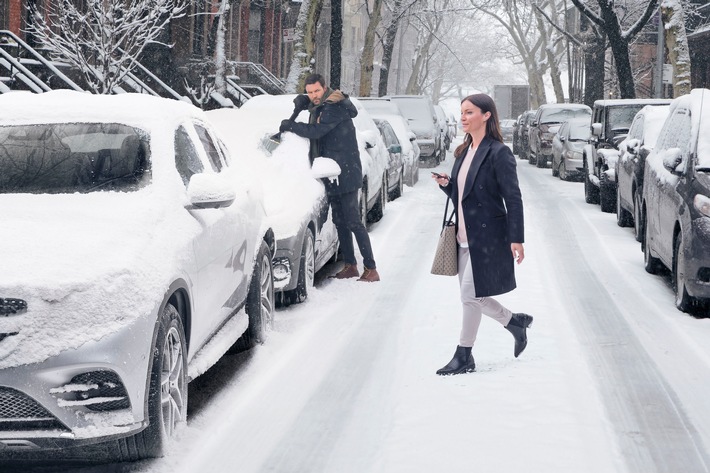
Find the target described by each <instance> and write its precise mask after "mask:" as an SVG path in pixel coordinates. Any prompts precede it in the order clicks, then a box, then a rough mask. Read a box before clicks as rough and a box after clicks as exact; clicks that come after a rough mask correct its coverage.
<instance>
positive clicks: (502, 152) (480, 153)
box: [442, 136, 524, 297]
mask: <svg viewBox="0 0 710 473" xmlns="http://www.w3.org/2000/svg"><path fill="white" fill-rule="evenodd" d="M467 151H468V150H464V151H463V153H462V154H461V155H460V156H457V159H456V160H455V162H454V166H453V168H452V170H451V179H450V180H449V185H448V186H446V187H442V189H443V191H444V192H445V193H446V194H447V195H448V196H449V197H451V200H452V202H453V204H454V207H455V208H456V211H457V215H458V203H459V201H458V199H459V192H463V199H462V206H463V217H464V221H463V222H457V225H466V234H467V236H468V247H469V254H470V256H471V265H472V266H471V267H472V269H473V281H474V285H475V288H476V297H488V296H495V295H497V294H503V293H506V292H509V291H512V290H513V289H515V268H514V260H513V254H512V252H511V249H510V244H511V243H523V242H524V241H523V240H524V229H523V201H522V197H521V194H520V188H519V187H518V176H517V173H516V171H515V168H516V163H515V157H514V156H513V153H512V152H511V151H510V148H508V147H507V146H506V145H505V144H503V143H501V142H499V141H497V140H494V139H492V138H490V137H488V136H486V137H485V138H484V139H483V140H482V141H481V143H480V145H479V146H478V149H477V150H476V154H475V155H474V157H473V162H472V163H471V167H470V169H469V171H468V175H467V176H466V184H465V186H464V188H463V190H461V189H459V187H458V175H459V170H460V169H461V163H462V162H463V158H464V157H465V156H466V152H467ZM457 229H458V227H457Z"/></svg>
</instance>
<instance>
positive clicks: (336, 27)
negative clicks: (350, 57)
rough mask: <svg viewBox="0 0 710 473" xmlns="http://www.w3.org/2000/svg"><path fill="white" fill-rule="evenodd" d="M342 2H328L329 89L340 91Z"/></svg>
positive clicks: (336, 0)
mask: <svg viewBox="0 0 710 473" xmlns="http://www.w3.org/2000/svg"><path fill="white" fill-rule="evenodd" d="M342 57H343V0H330V87H331V88H332V89H340V76H341V73H342V69H343V61H342Z"/></svg>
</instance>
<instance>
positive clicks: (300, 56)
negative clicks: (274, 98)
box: [286, 0, 323, 93]
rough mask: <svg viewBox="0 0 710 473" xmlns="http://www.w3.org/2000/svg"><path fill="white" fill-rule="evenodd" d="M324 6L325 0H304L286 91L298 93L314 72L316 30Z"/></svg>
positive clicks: (299, 16) (297, 24)
mask: <svg viewBox="0 0 710 473" xmlns="http://www.w3.org/2000/svg"><path fill="white" fill-rule="evenodd" d="M322 8H323V0H303V3H301V9H300V10H299V12H298V19H297V20H296V39H295V41H294V46H293V58H292V59H291V69H290V70H289V73H288V78H287V80H286V91H287V92H289V93H297V92H299V91H302V90H303V89H304V83H305V80H306V77H307V76H308V75H309V74H312V73H313V64H314V62H315V56H316V54H315V53H316V30H317V28H318V20H319V19H320V13H321V10H322Z"/></svg>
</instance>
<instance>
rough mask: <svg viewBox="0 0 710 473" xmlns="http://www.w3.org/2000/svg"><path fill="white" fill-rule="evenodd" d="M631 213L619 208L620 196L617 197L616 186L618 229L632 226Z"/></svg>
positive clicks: (617, 186)
mask: <svg viewBox="0 0 710 473" xmlns="http://www.w3.org/2000/svg"><path fill="white" fill-rule="evenodd" d="M633 223H634V222H633V217H632V216H631V213H630V212H629V211H628V210H626V209H625V208H623V207H622V206H621V196H620V195H619V184H618V183H617V184H616V224H617V225H618V226H620V227H630V226H632V225H633Z"/></svg>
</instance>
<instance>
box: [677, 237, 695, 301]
mask: <svg viewBox="0 0 710 473" xmlns="http://www.w3.org/2000/svg"><path fill="white" fill-rule="evenodd" d="M684 268H685V252H684V251H683V235H682V234H681V233H678V235H677V236H676V239H675V244H674V245H673V289H675V306H676V308H677V309H678V310H680V311H683V312H688V310H689V309H690V308H691V307H692V306H693V303H694V302H695V300H694V298H692V297H690V295H688V291H687V290H686V289H685V272H684V271H683V269H684Z"/></svg>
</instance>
